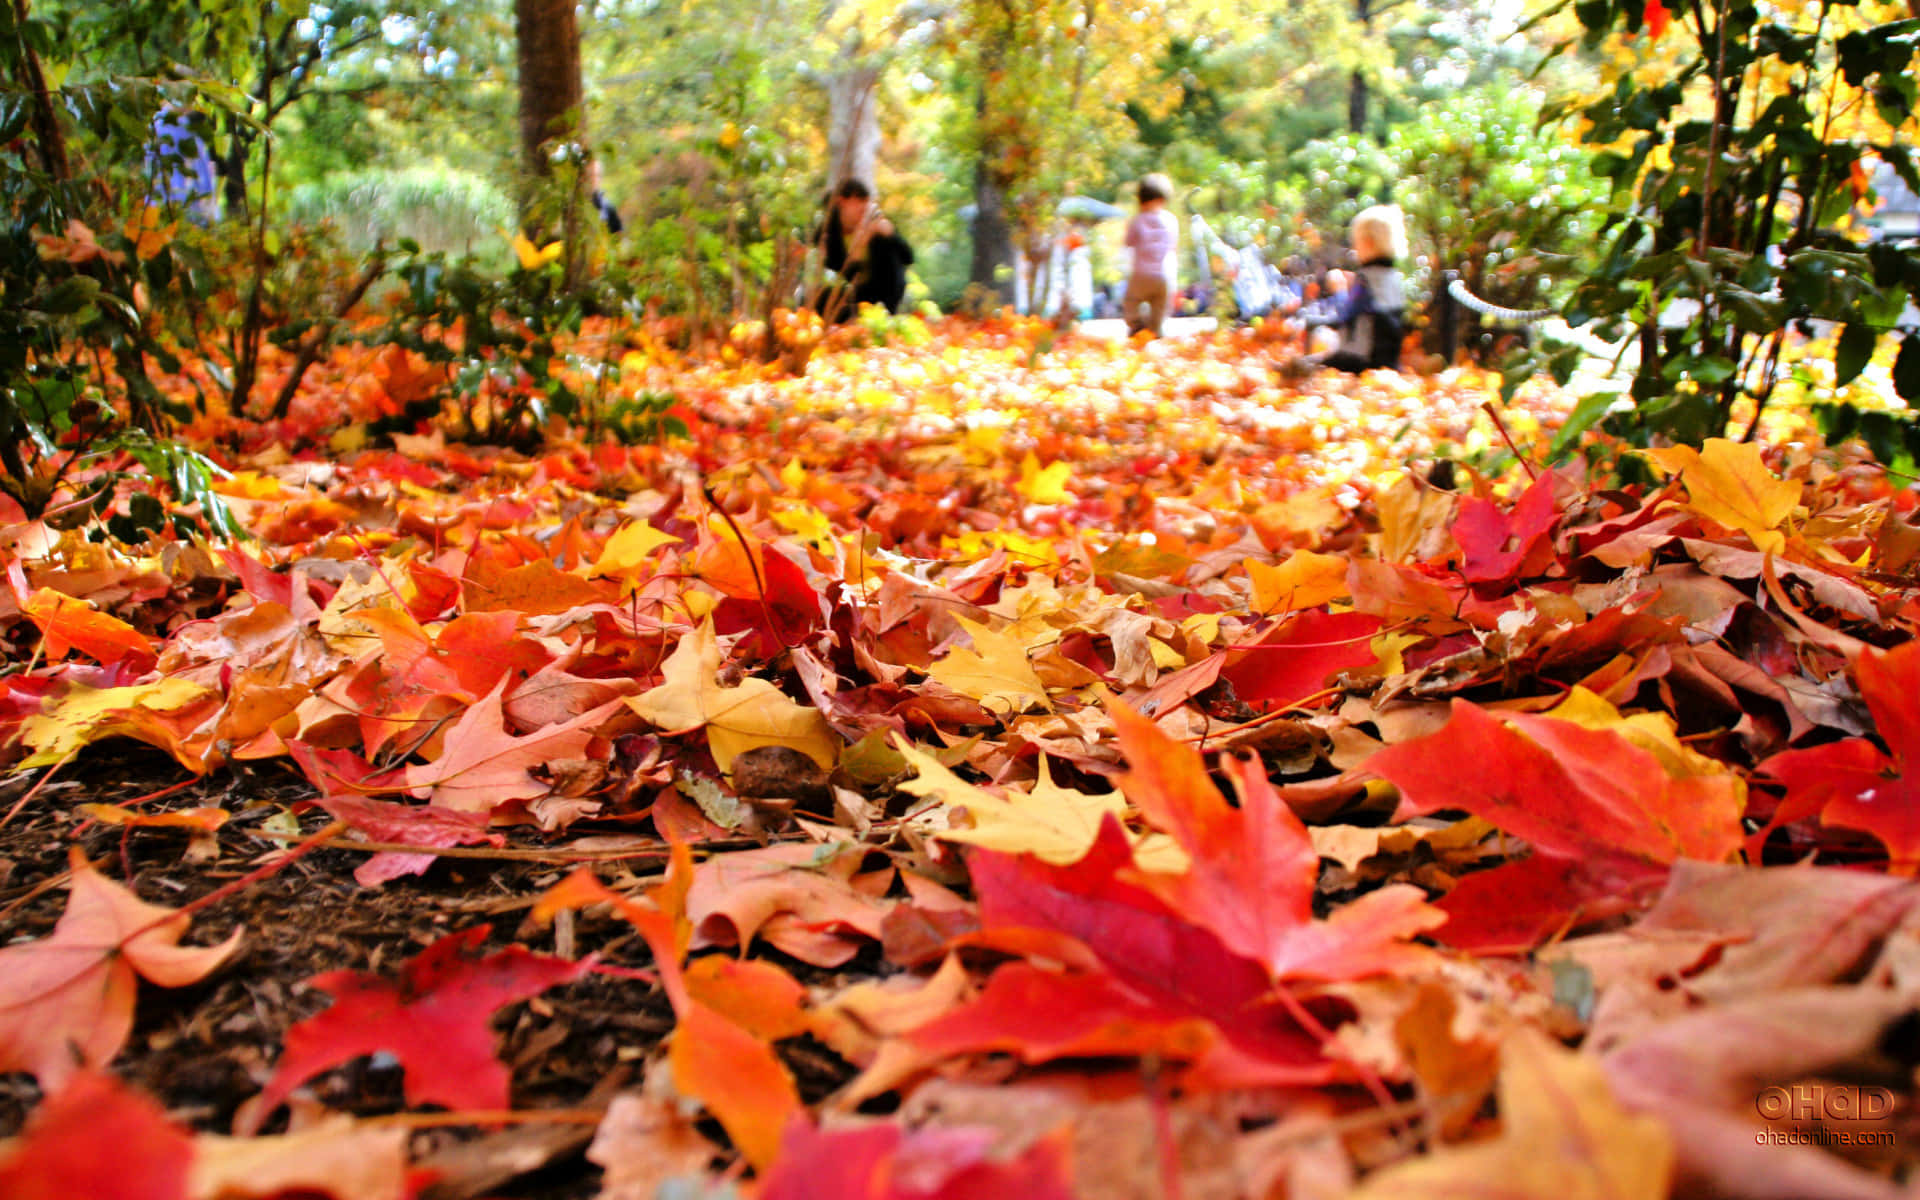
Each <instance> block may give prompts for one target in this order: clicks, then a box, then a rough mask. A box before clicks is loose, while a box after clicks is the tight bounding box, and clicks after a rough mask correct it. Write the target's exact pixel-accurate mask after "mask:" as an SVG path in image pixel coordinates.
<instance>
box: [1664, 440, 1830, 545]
mask: <svg viewBox="0 0 1920 1200" xmlns="http://www.w3.org/2000/svg"><path fill="white" fill-rule="evenodd" d="M1641 453H1642V454H1645V455H1646V456H1647V457H1648V458H1650V459H1652V460H1653V461H1654V462H1656V463H1658V464H1659V465H1660V467H1661V469H1662V470H1664V471H1666V472H1667V473H1668V474H1673V475H1678V476H1680V482H1681V483H1682V484H1683V485H1685V487H1686V489H1687V507H1688V508H1689V509H1691V510H1693V511H1694V512H1696V513H1698V514H1700V515H1701V516H1703V517H1706V518H1707V519H1708V520H1711V521H1717V522H1718V523H1720V524H1721V525H1724V526H1726V527H1727V528H1728V529H1737V530H1739V531H1740V532H1742V533H1744V534H1746V535H1747V536H1748V537H1750V538H1752V539H1753V544H1754V547H1755V548H1756V549H1759V550H1762V551H1765V552H1768V553H1772V554H1778V553H1780V552H1781V551H1783V550H1785V549H1786V548H1787V539H1786V536H1785V535H1784V534H1782V533H1780V532H1779V528H1780V525H1781V524H1782V523H1783V522H1784V521H1786V519H1787V518H1788V517H1789V516H1792V515H1793V510H1794V509H1795V508H1796V507H1798V506H1799V504H1800V485H1799V484H1797V483H1794V482H1793V481H1791V480H1786V479H1777V478H1775V477H1774V475H1773V472H1771V471H1769V470H1767V464H1766V462H1765V461H1764V460H1763V459H1762V458H1761V457H1760V447H1758V446H1756V445H1754V444H1753V443H1751V442H1734V441H1729V440H1728V439H1726V438H1708V439H1707V440H1706V441H1705V442H1704V443H1702V444H1701V447H1700V449H1698V450H1695V449H1694V448H1693V447H1691V446H1669V447H1667V448H1665V449H1660V450H1643V451H1641Z"/></svg>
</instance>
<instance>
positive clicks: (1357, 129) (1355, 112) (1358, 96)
mask: <svg viewBox="0 0 1920 1200" xmlns="http://www.w3.org/2000/svg"><path fill="white" fill-rule="evenodd" d="M1353 17H1354V20H1356V21H1358V22H1360V27H1361V28H1362V29H1363V30H1365V31H1367V32H1369V33H1370V32H1372V30H1373V0H1354V4H1353ZM1367 91H1368V89H1367V75H1366V72H1365V71H1364V70H1362V69H1361V68H1359V67H1355V68H1354V69H1353V78H1352V79H1351V81H1349V83H1348V86H1347V132H1349V133H1365V132H1366V131H1367V98H1368V97H1367Z"/></svg>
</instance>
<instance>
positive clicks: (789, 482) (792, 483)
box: [780, 458, 807, 492]
mask: <svg viewBox="0 0 1920 1200" xmlns="http://www.w3.org/2000/svg"><path fill="white" fill-rule="evenodd" d="M780 482H781V483H782V484H784V485H786V489H787V490H788V491H790V492H797V491H800V490H801V489H802V488H804V487H806V485H807V469H806V468H805V467H803V466H801V465H800V460H799V459H797V458H790V459H788V460H787V465H786V466H784V467H781V468H780Z"/></svg>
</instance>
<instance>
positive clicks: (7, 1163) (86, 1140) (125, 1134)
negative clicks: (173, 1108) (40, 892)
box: [0, 951, 194, 1200]
mask: <svg viewBox="0 0 1920 1200" xmlns="http://www.w3.org/2000/svg"><path fill="white" fill-rule="evenodd" d="M0 953H5V951H0ZM4 986H5V985H4V984H0V987H4ZM41 1080H42V1084H43V1085H45V1083H46V1076H44V1075H43V1076H42V1077H41ZM48 1092H49V1094H48V1098H47V1101H46V1103H44V1104H42V1105H41V1106H40V1108H39V1110H38V1111H36V1112H35V1113H34V1114H33V1116H32V1117H31V1118H30V1119H29V1120H28V1122H27V1127H26V1131H25V1134H24V1136H23V1137H21V1138H19V1139H18V1140H17V1141H14V1142H11V1143H7V1142H0V1196H5V1197H7V1200H188V1197H189V1196H190V1195H193V1193H189V1192H188V1190H187V1176H188V1171H189V1170H190V1168H191V1165H192V1162H193V1158H194V1146H193V1138H192V1136H191V1135H190V1134H189V1133H188V1132H187V1131H186V1130H185V1129H182V1128H181V1127H180V1126H178V1125H175V1124H174V1123H173V1122H172V1121H169V1120H168V1119H167V1115H166V1113H165V1112H163V1111H162V1110H161V1108H160V1106H159V1105H158V1104H155V1103H154V1102H153V1101H152V1100H149V1099H148V1098H147V1097H145V1096H143V1095H141V1094H139V1093H138V1092H134V1091H130V1090H128V1089H127V1088H126V1087H124V1086H122V1085H121V1084H120V1083H119V1082H118V1081H117V1080H115V1079H114V1078H113V1077H112V1076H110V1075H102V1074H99V1073H98V1072H95V1071H90V1070H81V1071H77V1072H73V1073H71V1074H69V1075H68V1076H67V1077H66V1079H65V1081H64V1082H63V1083H61V1084H60V1085H58V1086H57V1087H54V1086H49V1087H48ZM130 1167H132V1168H136V1169H130Z"/></svg>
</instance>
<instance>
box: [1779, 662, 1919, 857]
mask: <svg viewBox="0 0 1920 1200" xmlns="http://www.w3.org/2000/svg"><path fill="white" fill-rule="evenodd" d="M1853 669H1854V677H1855V679H1856V680H1857V681H1858V682H1859V685H1860V694H1861V696H1862V697H1863V698H1865V700H1866V702H1867V709H1868V711H1869V712H1871V713H1872V714H1873V721H1874V727H1875V730H1876V731H1877V732H1878V733H1879V735H1880V740H1881V741H1882V742H1883V743H1885V745H1886V746H1887V752H1885V753H1883V752H1882V751H1881V750H1880V749H1879V748H1878V747H1876V746H1875V745H1874V744H1873V743H1872V742H1870V741H1868V740H1867V739H1865V738H1847V739H1845V740H1844V741H1839V742H1833V743H1830V744H1829V745H1825V746H1817V747H1814V748H1812V749H1808V750H1787V751H1783V752H1782V753H1780V754H1776V755H1774V756H1773V757H1771V758H1769V759H1767V760H1765V761H1764V762H1762V763H1761V764H1760V765H1759V766H1758V767H1757V768H1756V771H1757V772H1758V773H1759V774H1762V775H1766V776H1768V777H1770V778H1772V779H1776V780H1778V781H1780V782H1781V783H1783V784H1785V785H1786V789H1787V794H1786V797H1785V798H1784V799H1783V800H1782V801H1781V803H1780V810H1779V812H1778V813H1776V815H1775V816H1774V819H1773V821H1772V822H1771V823H1770V824H1769V826H1768V829H1767V830H1764V831H1762V832H1763V837H1762V839H1761V840H1764V834H1765V833H1766V832H1771V830H1772V828H1773V827H1775V826H1778V825H1782V824H1786V823H1788V822H1791V821H1794V820H1798V819H1800V818H1802V817H1806V816H1811V815H1813V814H1814V813H1816V812H1817V813H1819V814H1820V820H1821V821H1822V822H1823V823H1824V824H1827V825H1837V826H1840V827H1841V828H1844V829H1859V830H1864V831H1865V832H1867V833H1871V834H1873V835H1874V836H1875V837H1877V838H1879V839H1880V842H1881V844H1882V845H1884V846H1885V847H1886V848H1887V858H1888V860H1889V862H1888V869H1889V870H1890V871H1893V872H1894V873H1895V874H1898V875H1912V874H1914V873H1915V872H1916V871H1920V761H1916V760H1914V759H1913V758H1912V756H1913V755H1914V754H1916V753H1920V642H1907V643H1905V644H1903V645H1900V646H1896V647H1894V648H1893V649H1892V650H1888V651H1886V652H1884V653H1883V652H1881V651H1877V650H1867V651H1865V652H1864V653H1862V654H1861V655H1860V657H1859V658H1858V659H1856V660H1855V661H1854V668H1853Z"/></svg>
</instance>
